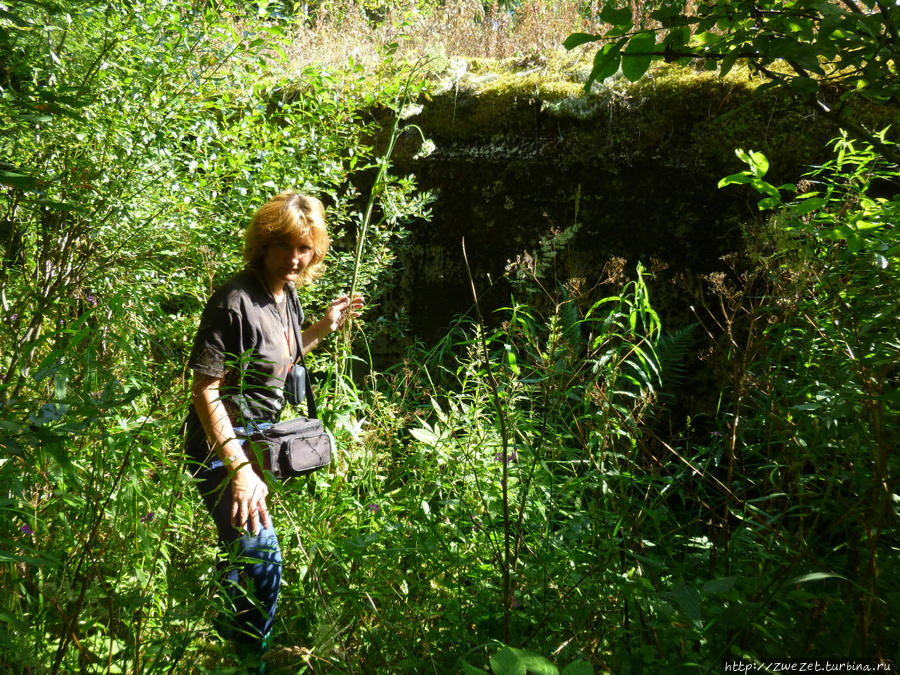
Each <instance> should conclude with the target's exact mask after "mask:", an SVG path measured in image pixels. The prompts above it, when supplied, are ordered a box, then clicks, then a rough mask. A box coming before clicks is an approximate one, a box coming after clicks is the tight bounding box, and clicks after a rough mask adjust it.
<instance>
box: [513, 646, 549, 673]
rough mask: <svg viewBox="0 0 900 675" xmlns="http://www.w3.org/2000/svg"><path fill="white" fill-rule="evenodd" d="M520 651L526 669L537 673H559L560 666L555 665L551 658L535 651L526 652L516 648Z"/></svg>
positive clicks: (519, 654)
mask: <svg viewBox="0 0 900 675" xmlns="http://www.w3.org/2000/svg"><path fill="white" fill-rule="evenodd" d="M515 651H516V652H517V653H518V656H519V658H520V659H521V660H522V663H524V664H525V670H527V671H528V672H529V673H534V674H535V675H559V668H557V667H556V666H554V665H553V663H551V662H550V660H549V659H546V658H544V657H543V656H541V655H540V654H535V653H534V652H526V651H519V650H515Z"/></svg>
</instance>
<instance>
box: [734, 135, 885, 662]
mask: <svg viewBox="0 0 900 675" xmlns="http://www.w3.org/2000/svg"><path fill="white" fill-rule="evenodd" d="M881 140H882V142H884V143H886V142H887V141H885V140H884V136H883V134H882V135H881ZM834 151H835V156H834V159H832V160H830V161H829V162H826V163H825V164H823V165H822V166H820V167H816V168H815V169H814V170H812V171H811V172H810V173H809V174H808V175H807V176H806V177H805V178H804V180H802V181H801V182H800V184H799V186H798V188H799V192H798V193H797V194H796V196H795V197H794V198H793V199H791V200H790V201H783V199H782V195H781V192H782V191H784V190H785V189H787V188H793V186H781V187H780V188H775V187H774V186H772V185H770V184H768V183H765V182H764V181H762V175H763V174H764V171H763V169H762V167H763V166H765V161H764V158H762V157H759V156H758V154H757V153H749V154H747V153H742V156H743V157H744V159H745V161H747V163H748V164H749V165H750V169H749V170H748V171H746V172H744V173H743V174H741V176H742V177H743V179H738V177H734V176H733V177H730V178H729V179H726V180H725V181H724V182H725V183H728V184H731V183H743V182H746V183H749V184H751V185H753V186H754V187H755V188H756V189H758V190H759V191H760V192H762V193H763V194H765V195H766V197H765V199H764V200H763V202H762V203H761V208H772V209H776V212H775V216H774V217H773V219H772V221H771V224H770V225H769V227H768V228H766V229H764V230H762V231H758V232H754V239H753V241H752V243H751V250H752V251H753V252H754V254H755V256H756V257H755V259H754V260H755V265H754V268H755V270H756V272H755V274H757V275H758V276H756V277H755V278H753V279H750V282H751V283H752V284H753V286H754V287H755V288H756V290H755V291H754V295H756V293H758V292H759V291H760V289H764V290H763V291H762V292H763V293H764V294H765V297H768V298H771V299H772V300H771V301H770V302H766V303H763V304H756V303H755V302H754V301H752V300H750V298H749V297H748V296H747V295H745V294H743V293H741V292H736V291H734V290H732V291H726V295H727V297H728V298H729V301H728V302H729V304H731V305H733V307H734V308H735V309H738V312H737V313H735V314H732V316H733V317H734V318H733V319H731V318H726V321H727V322H729V332H730V334H732V335H742V336H743V339H744V340H745V343H744V345H743V346H742V348H741V352H742V353H743V355H744V357H743V358H744V362H743V365H742V366H741V368H740V369H739V370H738V371H736V373H735V377H734V379H733V383H734V387H735V391H734V399H733V402H732V403H731V404H730V405H729V407H728V410H727V415H729V416H734V417H731V419H730V422H729V427H730V429H731V432H730V433H731V435H732V437H733V438H735V439H736V440H737V442H738V443H739V444H740V446H741V448H742V455H743V457H742V460H741V461H742V464H743V465H744V466H747V465H750V466H757V467H758V470H765V471H769V472H771V473H770V474H769V478H768V480H767V481H765V482H754V483H753V484H751V483H750V482H749V481H750V477H749V476H747V478H746V479H743V480H748V482H747V484H746V487H745V489H746V490H747V491H748V494H752V495H754V498H753V499H752V500H751V501H755V502H756V503H759V504H762V503H763V502H768V504H769V505H768V506H767V507H763V508H765V511H760V512H759V515H762V514H764V513H765V514H766V515H765V517H766V518H767V519H769V522H773V523H774V522H778V523H780V524H781V526H782V527H786V526H789V527H791V529H792V530H796V531H797V532H799V533H802V539H801V541H800V542H798V543H797V544H795V545H794V546H793V547H792V554H793V555H794V556H795V557H794V558H793V560H792V561H791V563H790V567H789V568H794V566H799V568H800V569H804V568H806V566H807V565H806V564H805V563H808V561H812V560H815V561H816V564H815V565H814V568H817V569H827V570H842V572H841V573H840V574H838V575H837V576H833V574H834V573H823V572H811V573H809V574H805V575H802V576H800V577H798V578H797V579H795V580H794V581H793V583H802V582H806V581H813V580H820V579H822V580H824V579H842V580H843V581H844V582H845V584H844V588H843V590H842V593H841V594H840V596H839V595H838V594H836V592H828V591H825V592H822V593H819V594H818V595H816V596H813V595H812V594H808V593H799V594H796V598H797V599H798V600H799V601H800V602H803V603H807V604H809V603H813V602H814V600H813V598H815V602H816V603H819V606H820V607H822V608H823V610H822V611H824V612H825V616H826V617H827V619H826V623H825V625H824V626H823V627H822V628H821V629H820V630H821V631H822V632H823V633H824V634H825V635H826V636H827V639H828V640H829V641H830V644H832V645H834V646H835V647H838V648H839V649H840V650H841V651H842V652H846V653H848V654H870V653H873V652H877V651H880V650H881V649H883V647H882V645H884V644H885V640H887V641H890V640H889V638H888V637H887V636H888V635H890V634H892V633H893V632H895V631H896V630H897V626H896V621H895V620H894V619H893V618H890V609H889V608H890V607H891V606H892V600H891V598H892V597H896V596H895V595H894V594H895V593H896V584H895V583H894V582H893V581H888V580H890V579H894V578H896V564H897V560H896V558H895V557H892V556H888V555H885V554H884V548H883V547H884V545H885V544H884V538H885V536H886V535H887V533H888V532H891V531H892V530H893V529H894V527H895V525H894V523H895V521H896V506H891V502H892V501H894V500H895V499H896V498H895V497H894V496H893V494H892V493H893V489H892V488H890V487H889V478H888V477H889V476H890V475H892V474H895V473H896V470H897V465H896V462H897V457H896V448H897V444H898V441H900V406H898V398H897V395H896V392H897V384H898V359H900V332H898V324H897V321H896V320H895V318H896V316H897V315H898V312H900V305H898V297H900V275H898V273H897V269H898V264H900V257H898V253H900V241H898V239H897V232H896V228H895V227H893V223H896V222H897V217H898V206H900V194H897V193H896V185H897V178H898V176H900V174H898V172H897V170H896V167H892V166H890V165H888V164H887V163H886V162H885V161H884V159H883V158H882V157H881V155H879V154H878V153H877V152H875V151H874V149H873V148H872V146H864V145H862V144H858V143H854V142H852V141H850V140H848V139H847V138H846V136H845V137H842V138H840V139H838V140H836V141H835V143H834ZM757 297H758V296H757ZM738 414H740V415H741V416H742V417H743V421H742V422H741V427H740V428H739V427H738V421H737V417H736V416H737V415H738ZM768 491H771V492H770V493H769V494H768V495H767V492H768ZM782 502H783V506H782V507H781V508H782V509H783V510H782V512H781V513H780V514H777V512H776V511H774V509H775V508H776V507H777V505H778V504H779V503H782ZM776 514H777V515H776ZM788 524H790V525H788ZM835 542H843V543H841V544H839V545H835ZM850 579H852V580H853V581H852V582H849V581H848V580H850ZM838 597H843V598H844V600H840V601H839V600H838V599H837V598H838ZM838 602H840V603H841V604H842V605H843V606H847V604H846V603H848V602H849V603H850V604H849V606H852V607H854V608H855V609H854V614H853V615H854V617H855V621H856V623H857V625H858V626H859V631H858V632H857V633H855V634H847V633H846V632H844V631H842V630H841V628H840V626H841V625H842V624H841V622H840V620H839V619H837V617H836V616H835V614H834V612H833V609H832V613H831V614H829V613H828V611H827V610H826V609H824V608H828V607H831V608H833V607H834V606H835V603H838ZM831 622H836V623H833V624H832V623H831Z"/></svg>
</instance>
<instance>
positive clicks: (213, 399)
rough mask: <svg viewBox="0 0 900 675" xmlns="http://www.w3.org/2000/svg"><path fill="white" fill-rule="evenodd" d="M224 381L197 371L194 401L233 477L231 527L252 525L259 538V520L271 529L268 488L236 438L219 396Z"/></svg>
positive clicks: (219, 455)
mask: <svg viewBox="0 0 900 675" xmlns="http://www.w3.org/2000/svg"><path fill="white" fill-rule="evenodd" d="M222 381H223V380H222V378H219V377H211V376H209V375H204V374H202V373H198V372H196V371H194V383H193V386H192V387H191V400H192V402H193V404H194V410H196V411H197V416H198V417H199V418H200V423H201V424H202V425H203V431H204V432H206V438H207V439H208V440H209V443H210V445H211V446H212V447H213V448H214V449H215V452H216V455H217V456H218V457H219V459H221V460H222V463H223V464H224V465H225V468H226V469H227V470H228V472H229V475H230V476H231V493H232V497H233V501H232V507H231V522H232V525H234V526H235V527H239V528H247V525H248V524H249V525H250V527H249V529H250V531H251V532H252V533H253V534H254V535H256V534H259V525H260V516H261V517H262V525H263V527H269V509H268V507H267V506H266V496H267V495H268V494H269V488H268V487H266V483H265V481H263V480H262V479H261V478H260V477H259V476H258V475H257V474H256V472H255V471H254V470H253V467H252V466H251V465H250V462H249V460H248V459H247V454H246V453H245V452H244V448H243V447H242V446H241V442H240V441H239V440H238V439H237V438H236V436H235V433H234V427H233V426H232V425H231V420H230V419H229V417H228V412H227V411H226V410H225V405H224V404H223V403H222V399H221V395H220V392H219V387H221V385H222Z"/></svg>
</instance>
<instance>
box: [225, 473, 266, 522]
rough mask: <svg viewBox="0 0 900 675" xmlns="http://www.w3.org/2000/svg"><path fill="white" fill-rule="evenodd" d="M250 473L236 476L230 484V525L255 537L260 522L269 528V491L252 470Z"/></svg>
mask: <svg viewBox="0 0 900 675" xmlns="http://www.w3.org/2000/svg"><path fill="white" fill-rule="evenodd" d="M250 472H251V474H252V475H249V474H246V475H243V476H237V475H236V476H235V478H234V481H233V483H232V486H231V487H232V499H233V503H232V506H231V523H232V525H234V527H237V528H240V529H246V530H249V531H250V533H251V534H253V535H254V536H256V535H258V534H259V531H260V527H259V525H260V522H262V525H263V527H270V523H271V521H270V519H269V509H268V507H267V506H266V495H268V494H269V489H268V488H267V487H266V484H265V483H264V482H263V481H262V480H260V478H259V477H258V476H257V475H256V474H255V473H252V469H251V470H250ZM248 526H249V527H248Z"/></svg>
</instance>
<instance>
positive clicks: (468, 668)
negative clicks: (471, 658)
mask: <svg viewBox="0 0 900 675" xmlns="http://www.w3.org/2000/svg"><path fill="white" fill-rule="evenodd" d="M462 669H463V673H464V674H465V675H488V672H487V671H486V670H482V669H481V668H476V667H475V666H473V665H472V664H471V663H468V662H466V661H463V662H462Z"/></svg>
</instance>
